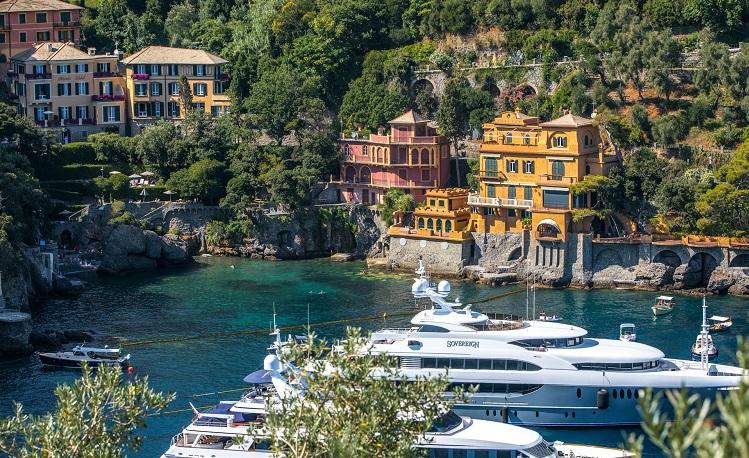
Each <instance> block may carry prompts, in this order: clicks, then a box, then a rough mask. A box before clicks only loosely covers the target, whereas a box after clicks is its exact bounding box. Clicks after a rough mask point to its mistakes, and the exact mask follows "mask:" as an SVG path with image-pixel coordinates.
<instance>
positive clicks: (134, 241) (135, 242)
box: [98, 224, 197, 275]
mask: <svg viewBox="0 0 749 458" xmlns="http://www.w3.org/2000/svg"><path fill="white" fill-rule="evenodd" d="M196 252H197V243H196V242H192V243H190V241H184V240H180V239H177V238H172V237H169V236H164V237H160V236H159V235H158V234H156V233H155V232H153V231H144V230H142V229H140V228H138V227H135V226H130V225H127V224H120V225H117V226H115V227H114V228H112V229H111V231H109V233H108V234H107V235H106V237H105V238H104V239H103V241H102V258H101V265H100V266H99V270H98V271H99V272H100V273H103V274H108V275H122V274H126V273H129V272H142V271H148V270H153V269H155V268H157V267H159V266H170V265H179V264H186V263H189V262H191V261H192V255H194V254H195V253H196Z"/></svg>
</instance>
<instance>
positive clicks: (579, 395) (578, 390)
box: [577, 388, 583, 399]
mask: <svg viewBox="0 0 749 458" xmlns="http://www.w3.org/2000/svg"><path fill="white" fill-rule="evenodd" d="M581 397H583V391H582V390H581V389H580V388H578V389H577V399H580V398H581Z"/></svg>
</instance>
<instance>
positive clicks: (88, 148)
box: [55, 142, 96, 164]
mask: <svg viewBox="0 0 749 458" xmlns="http://www.w3.org/2000/svg"><path fill="white" fill-rule="evenodd" d="M55 149H56V151H55V153H56V155H57V157H56V159H57V162H58V163H60V164H91V163H92V162H94V161H96V151H94V146H93V145H92V144H91V143H90V142H76V143H68V144H66V145H56V147H55Z"/></svg>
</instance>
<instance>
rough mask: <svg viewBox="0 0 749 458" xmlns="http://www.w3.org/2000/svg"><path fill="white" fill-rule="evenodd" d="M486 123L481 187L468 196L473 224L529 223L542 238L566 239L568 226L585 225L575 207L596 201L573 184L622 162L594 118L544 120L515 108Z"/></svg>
mask: <svg viewBox="0 0 749 458" xmlns="http://www.w3.org/2000/svg"><path fill="white" fill-rule="evenodd" d="M483 128H484V137H483V142H482V144H481V148H480V171H479V180H480V184H479V192H478V194H474V195H471V196H470V197H469V199H468V203H469V205H470V206H471V208H472V213H473V214H472V220H471V226H472V227H471V228H472V230H474V231H477V232H485V233H486V232H488V233H503V232H519V231H521V230H523V229H524V228H525V227H530V228H532V229H533V232H532V234H533V236H534V237H535V238H541V239H566V236H567V233H568V232H577V231H579V230H583V227H582V225H581V224H577V225H575V224H573V222H572V212H573V210H574V209H577V208H587V207H590V206H591V205H593V204H594V203H595V202H594V201H593V199H594V196H591V195H587V194H583V195H573V193H571V192H570V186H571V185H573V184H575V183H578V182H580V181H582V180H584V179H585V178H586V177H587V176H589V175H607V174H608V172H609V170H610V169H611V167H612V166H613V165H614V164H616V163H617V162H618V158H617V156H616V155H614V154H606V153H605V151H604V148H603V146H602V144H601V139H600V135H599V132H598V127H597V126H595V125H594V124H593V120H591V119H587V118H583V117H580V116H575V115H572V114H569V113H568V114H565V115H564V116H562V117H560V118H557V119H554V120H551V121H548V122H539V120H538V118H536V117H533V116H527V115H525V114H523V113H521V112H520V111H519V110H515V111H508V112H504V113H501V114H500V115H499V116H497V117H496V118H495V119H494V120H493V121H492V122H490V123H487V124H484V126H483ZM588 223H589V222H588Z"/></svg>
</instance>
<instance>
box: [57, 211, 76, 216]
mask: <svg viewBox="0 0 749 458" xmlns="http://www.w3.org/2000/svg"><path fill="white" fill-rule="evenodd" d="M72 214H73V212H71V211H70V210H63V211H61V212H60V213H59V215H61V216H68V215H72Z"/></svg>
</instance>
